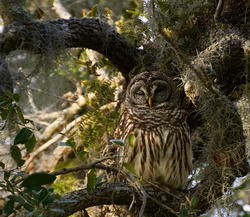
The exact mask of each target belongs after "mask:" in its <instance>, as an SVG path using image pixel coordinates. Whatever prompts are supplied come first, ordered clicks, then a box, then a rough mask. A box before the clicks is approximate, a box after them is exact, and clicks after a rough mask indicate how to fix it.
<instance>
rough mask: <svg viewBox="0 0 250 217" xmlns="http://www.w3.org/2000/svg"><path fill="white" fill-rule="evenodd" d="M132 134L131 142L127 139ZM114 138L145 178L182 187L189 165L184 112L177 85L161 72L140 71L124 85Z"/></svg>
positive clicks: (174, 186) (189, 156)
mask: <svg viewBox="0 0 250 217" xmlns="http://www.w3.org/2000/svg"><path fill="white" fill-rule="evenodd" d="M130 134H134V135H135V143H134V146H133V147H131V146H130V145H129V142H128V137H129V135H130ZM117 139H122V140H123V141H124V144H125V146H124V147H121V149H122V152H121V154H122V155H124V156H125V159H124V160H125V161H126V162H128V163H129V164H131V165H132V166H133V167H134V168H135V171H136V173H137V174H138V175H139V176H140V177H142V179H143V180H145V181H155V182H157V183H159V184H160V185H164V186H168V187H171V188H183V187H184V186H185V183H186V180H187V177H188V175H189V173H190V171H191V167H192V152H191V143H190V138H189V131H188V126H187V123H186V113H185V111H184V110H182V109H181V98H180V94H179V91H178V89H177V86H175V83H174V82H173V80H172V79H171V78H169V77H168V76H167V75H165V74H164V73H162V72H157V71H156V72H144V73H142V74H139V75H137V76H135V77H134V78H133V79H132V80H131V82H130V83H129V85H128V88H127V91H126V100H125V112H124V114H123V115H122V117H121V120H120V124H119V126H118V131H117Z"/></svg>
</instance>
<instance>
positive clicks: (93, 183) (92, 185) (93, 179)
mask: <svg viewBox="0 0 250 217" xmlns="http://www.w3.org/2000/svg"><path fill="white" fill-rule="evenodd" d="M103 177H104V176H103V175H101V176H98V177H97V176H96V171H95V170H94V169H92V170H90V172H89V173H88V174H87V192H88V194H92V193H93V192H94V190H95V189H96V188H97V187H98V186H100V185H102V184H103V183H104V182H101V181H102V178H103Z"/></svg>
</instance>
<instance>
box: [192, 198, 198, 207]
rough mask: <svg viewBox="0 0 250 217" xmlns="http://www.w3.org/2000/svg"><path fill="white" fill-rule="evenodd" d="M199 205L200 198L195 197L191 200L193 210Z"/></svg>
mask: <svg viewBox="0 0 250 217" xmlns="http://www.w3.org/2000/svg"><path fill="white" fill-rule="evenodd" d="M197 204H198V197H197V196H194V197H193V198H192V200H191V206H192V207H193V208H195V207H196V206H197Z"/></svg>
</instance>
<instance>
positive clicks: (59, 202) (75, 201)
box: [57, 200, 77, 204]
mask: <svg viewBox="0 0 250 217" xmlns="http://www.w3.org/2000/svg"><path fill="white" fill-rule="evenodd" d="M57 203H58V204H67V203H77V200H63V201H58V202H57Z"/></svg>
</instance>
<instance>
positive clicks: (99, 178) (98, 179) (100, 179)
mask: <svg viewBox="0 0 250 217" xmlns="http://www.w3.org/2000/svg"><path fill="white" fill-rule="evenodd" d="M103 177H104V175H100V176H98V177H97V178H96V180H95V187H96V188H97V187H98V186H100V185H102V184H103V183H104V182H101V181H102V179H103Z"/></svg>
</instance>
